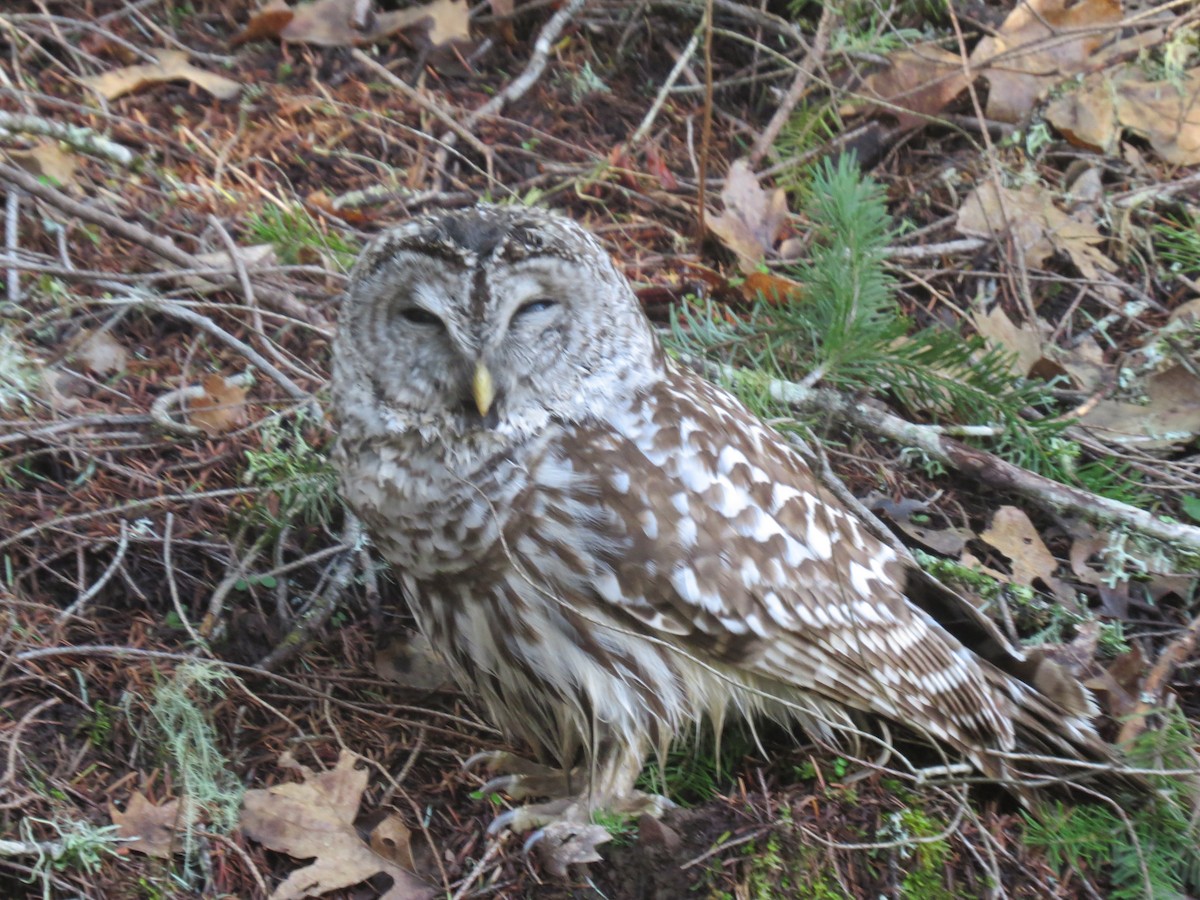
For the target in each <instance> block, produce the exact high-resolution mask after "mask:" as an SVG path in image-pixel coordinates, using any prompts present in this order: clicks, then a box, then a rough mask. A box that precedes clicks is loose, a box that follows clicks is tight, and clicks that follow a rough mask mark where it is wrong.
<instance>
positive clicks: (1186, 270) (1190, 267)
mask: <svg viewBox="0 0 1200 900" xmlns="http://www.w3.org/2000/svg"><path fill="white" fill-rule="evenodd" d="M1154 236H1155V238H1156V239H1157V240H1156V243H1157V245H1158V252H1159V255H1160V256H1162V258H1163V259H1164V260H1165V261H1166V262H1167V264H1168V265H1169V266H1170V267H1171V271H1172V272H1175V273H1178V274H1180V275H1186V276H1188V277H1189V278H1194V277H1196V276H1197V275H1200V219H1197V218H1195V217H1193V216H1191V215H1188V214H1187V213H1181V214H1179V215H1178V216H1176V217H1174V218H1171V219H1168V220H1167V221H1165V222H1163V223H1162V224H1159V225H1155V226H1154Z"/></svg>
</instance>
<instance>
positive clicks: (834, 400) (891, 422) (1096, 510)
mask: <svg viewBox="0 0 1200 900" xmlns="http://www.w3.org/2000/svg"><path fill="white" fill-rule="evenodd" d="M689 362H692V363H694V362H695V360H689ZM701 365H702V366H703V367H704V368H705V369H706V370H708V371H710V372H714V373H716V374H718V375H720V376H722V377H725V378H729V379H734V380H738V379H741V378H743V377H744V374H743V372H742V370H740V369H738V368H736V367H734V366H729V365H723V364H720V363H710V362H707V361H703V362H702V363H701ZM767 390H768V392H769V394H770V396H771V397H772V398H773V399H775V400H778V401H780V402H781V403H786V404H787V405H788V406H790V407H792V408H793V409H796V410H799V411H803V412H810V413H815V412H820V413H825V414H833V415H834V416H836V417H838V418H840V419H842V420H844V421H846V422H849V423H851V424H852V425H855V426H856V427H858V428H861V429H863V430H864V431H869V432H871V433H873V434H878V435H882V436H884V437H887V438H889V439H891V440H893V441H895V442H896V443H898V444H901V445H902V446H905V447H915V448H917V449H918V450H920V451H921V452H922V453H924V454H926V455H927V456H928V457H930V458H931V459H935V460H937V461H938V462H940V463H943V464H944V465H947V466H950V467H951V468H954V469H957V470H958V471H959V472H963V473H965V474H968V475H972V476H974V477H975V478H976V479H978V480H979V481H980V482H982V483H984V484H987V485H989V486H991V487H993V488H997V489H1000V490H1005V491H1012V492H1013V493H1015V494H1019V495H1021V496H1022V497H1025V498H1027V499H1029V500H1032V501H1033V502H1034V503H1035V504H1036V505H1037V506H1039V507H1041V508H1042V509H1046V510H1049V511H1052V512H1056V513H1074V514H1078V515H1082V516H1086V517H1087V518H1089V519H1092V520H1093V521H1096V522H1103V523H1107V524H1116V525H1124V526H1127V527H1129V528H1132V529H1134V530H1135V531H1138V532H1139V533H1141V534H1143V535H1145V536H1147V537H1151V538H1155V539H1157V540H1160V541H1163V542H1166V543H1169V544H1174V545H1176V546H1179V547H1182V548H1185V549H1187V550H1188V551H1190V552H1193V553H1196V552H1200V528H1197V527H1195V526H1193V525H1185V524H1183V523H1182V522H1171V521H1168V520H1166V519H1161V518H1159V517H1158V516H1155V515H1152V514H1151V513H1148V512H1146V511H1145V510H1143V509H1138V508H1137V507H1135V506H1130V505H1129V504H1127V503H1122V502H1120V501H1119V500H1110V499H1109V498H1108V497H1101V496H1099V495H1097V494H1093V493H1091V492H1089V491H1085V490H1082V489H1080V488H1075V487H1070V486H1069V485H1065V484H1061V483H1060V482H1057V481H1054V480H1052V479H1050V478H1046V477H1045V476H1044V475H1038V474H1036V473H1034V472H1030V471H1028V470H1026V469H1022V468H1021V467H1020V466H1015V465H1013V464H1012V463H1010V462H1006V461H1004V460H1002V459H1000V457H998V456H995V455H993V454H991V453H988V452H986V451H984V450H976V449H975V448H973V447H968V446H966V445H965V444H962V443H960V442H958V441H956V440H954V439H953V438H950V437H948V436H947V431H948V429H946V428H942V427H940V426H937V425H917V424H914V423H912V422H908V421H905V420H904V419H902V418H900V417H899V416H894V415H892V414H891V413H888V412H884V411H883V410H880V409H876V408H875V407H873V406H870V405H868V404H866V403H858V402H856V401H854V400H853V399H851V398H849V397H847V396H845V395H843V394H840V393H838V392H837V391H831V390H828V389H825V388H804V387H802V386H800V385H798V384H796V383H794V382H790V381H783V380H779V379H772V380H771V381H770V382H769V383H768V385H767Z"/></svg>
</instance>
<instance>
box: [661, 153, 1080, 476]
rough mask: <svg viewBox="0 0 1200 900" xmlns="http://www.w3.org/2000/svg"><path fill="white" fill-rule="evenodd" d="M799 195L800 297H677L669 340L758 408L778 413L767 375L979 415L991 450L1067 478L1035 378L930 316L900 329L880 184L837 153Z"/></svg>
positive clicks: (917, 407)
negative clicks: (723, 374) (739, 309)
mask: <svg viewBox="0 0 1200 900" xmlns="http://www.w3.org/2000/svg"><path fill="white" fill-rule="evenodd" d="M802 203H803V206H804V209H805V213H806V217H807V219H808V220H809V221H810V222H812V223H813V242H812V245H811V250H810V257H809V259H808V261H807V262H805V263H803V264H801V265H799V266H798V267H797V268H796V270H795V271H794V272H793V273H792V274H793V276H794V277H795V279H796V280H797V281H799V282H800V283H802V284H803V285H804V296H803V298H802V299H800V300H798V301H795V302H789V303H780V302H775V301H771V300H767V299H765V298H764V299H760V300H759V301H758V302H756V303H755V304H753V306H752V308H751V310H750V313H749V315H748V316H745V317H740V318H734V317H731V316H730V315H729V314H728V311H727V310H725V309H723V308H721V309H718V308H715V307H714V306H712V305H711V304H698V303H693V304H690V305H684V306H682V307H680V308H679V310H678V311H677V313H676V316H675V319H674V323H673V330H672V341H673V343H674V345H675V346H676V347H677V348H679V349H680V350H682V351H683V352H685V353H690V354H692V355H701V354H705V353H710V352H716V351H720V354H721V355H722V356H723V357H724V359H725V361H727V362H728V363H730V364H731V365H733V366H735V367H740V369H738V370H737V371H738V373H739V374H738V376H737V379H736V383H735V384H734V385H733V387H734V389H735V390H736V391H737V392H738V393H739V395H740V396H741V397H742V399H743V400H745V401H746V402H747V403H749V404H750V405H751V406H752V407H753V408H754V409H755V410H756V411H758V412H760V413H761V414H765V415H768V416H776V415H778V414H779V412H780V407H779V401H778V400H776V399H775V398H774V396H773V394H772V392H771V390H770V387H771V384H772V382H773V381H778V380H783V381H791V382H800V383H802V384H804V385H815V384H817V383H823V384H825V385H829V386H831V387H835V388H839V389H842V390H845V391H846V392H849V393H859V392H867V393H877V394H885V395H886V396H888V397H889V398H890V399H892V400H894V401H896V402H898V403H900V404H902V405H903V406H906V407H908V408H909V409H910V410H912V411H913V413H914V414H916V415H919V416H928V417H932V418H933V419H934V420H935V421H938V422H947V423H964V424H976V425H977V424H986V425H990V426H992V427H993V428H994V429H995V435H994V436H993V437H990V438H988V439H987V440H988V441H989V449H990V450H991V451H992V452H994V453H997V454H998V455H1000V456H1003V457H1004V458H1006V459H1008V460H1009V461H1011V462H1013V463H1015V464H1017V465H1020V466H1023V467H1025V468H1028V469H1032V470H1034V471H1037V472H1039V473H1041V474H1045V475H1049V476H1051V477H1057V478H1062V479H1069V478H1070V473H1069V472H1067V471H1066V470H1065V467H1064V466H1063V465H1062V463H1061V461H1060V460H1059V459H1058V458H1057V457H1055V456H1047V454H1046V453H1045V452H1044V450H1043V447H1045V446H1046V443H1047V441H1049V440H1050V439H1051V438H1054V437H1057V436H1059V435H1060V434H1061V433H1062V432H1063V431H1064V430H1065V429H1066V428H1067V427H1068V425H1069V424H1070V422H1069V421H1068V420H1064V419H1056V418H1053V413H1054V407H1053V399H1052V397H1051V395H1050V393H1049V391H1048V390H1047V388H1046V386H1044V385H1041V384H1038V383H1035V382H1027V381H1024V380H1022V379H1019V378H1017V377H1015V376H1014V375H1013V374H1012V369H1011V365H1010V358H1009V355H1008V354H1006V353H1004V352H1001V351H998V350H996V349H994V348H989V347H988V346H987V345H986V344H985V343H984V342H983V341H982V340H981V339H979V338H978V337H964V336H962V335H960V334H957V333H955V332H953V331H951V330H949V329H945V328H940V327H933V328H926V329H924V330H920V331H916V332H915V333H912V334H910V332H911V331H912V323H911V322H910V321H909V320H908V319H907V318H906V317H905V316H903V315H902V314H901V313H900V311H899V309H898V307H897V305H896V302H895V300H894V298H893V291H894V282H893V279H892V276H891V275H890V274H889V272H888V269H887V267H886V265H885V257H884V254H885V248H886V247H887V246H888V243H889V240H890V236H891V233H892V232H891V227H890V220H889V218H888V215H887V208H886V206H885V204H884V197H883V191H882V189H881V188H880V186H879V185H878V184H876V183H874V182H873V181H871V180H869V179H866V178H864V177H863V176H862V175H861V174H860V173H859V172H858V171H857V169H856V167H855V166H854V164H853V161H852V159H850V158H849V157H842V158H841V159H840V160H839V161H838V162H837V163H836V164H834V163H831V162H828V161H826V162H825V163H823V164H822V165H820V166H817V167H816V168H815V170H813V172H812V175H811V177H810V179H809V185H808V187H807V189H806V190H805V191H803V196H802ZM1030 410H1033V411H1035V413H1034V414H1033V415H1029V411H1030Z"/></svg>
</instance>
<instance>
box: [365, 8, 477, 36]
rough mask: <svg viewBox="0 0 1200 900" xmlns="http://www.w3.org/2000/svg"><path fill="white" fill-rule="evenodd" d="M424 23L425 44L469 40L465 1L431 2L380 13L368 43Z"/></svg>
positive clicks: (468, 14)
mask: <svg viewBox="0 0 1200 900" xmlns="http://www.w3.org/2000/svg"><path fill="white" fill-rule="evenodd" d="M426 20H428V23H429V32H428V37H429V43H430V44H432V45H433V46H435V47H441V46H443V45H444V44H448V43H450V42H451V41H465V40H468V39H469V38H470V37H471V26H470V10H469V9H468V7H467V0H433V2H432V3H426V4H425V5H424V6H417V7H412V8H409V9H398V10H396V11H395V12H390V13H384V14H382V15H381V16H380V17H379V20H378V24H377V26H376V28H375V32H374V34H373V35H372V38H371V40H373V41H375V40H380V39H382V38H384V37H387V36H388V35H391V34H395V33H396V32H397V31H401V30H403V29H405V28H411V27H412V26H414V25H420V24H421V23H422V22H423V21H426Z"/></svg>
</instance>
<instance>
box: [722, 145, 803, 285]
mask: <svg viewBox="0 0 1200 900" xmlns="http://www.w3.org/2000/svg"><path fill="white" fill-rule="evenodd" d="M721 201H722V202H723V203H724V204H725V211H724V212H722V213H721V214H720V215H716V216H710V217H709V219H708V227H709V228H710V229H711V230H712V232H713V234H715V235H716V236H717V237H718V238H720V239H721V243H723V244H724V245H725V246H726V247H728V248H729V249H730V250H732V251H733V252H734V253H736V254H737V256H738V263H739V265H740V266H741V268H742V271H744V272H753V271H754V270H755V269H756V268H757V267H758V264H759V263H761V262H762V260H763V257H764V256H766V254H767V252H768V251H769V250H770V249H771V248H772V247H774V246H775V241H776V239H777V238H778V237H779V232H780V230H781V229H782V228H783V225H784V223H785V222H786V221H787V195H786V194H785V193H784V191H783V188H776V189H775V190H774V191H771V192H770V193H768V192H767V191H765V190H764V189H763V188H762V187H761V186H760V185H759V183H758V177H757V176H756V175H755V174H754V172H753V171H752V170H751V168H750V163H748V162H747V161H746V160H744V159H739V160H735V161H734V163H733V165H732V166H730V167H729V175H728V176H726V178H725V187H724V189H723V190H722V191H721Z"/></svg>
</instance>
